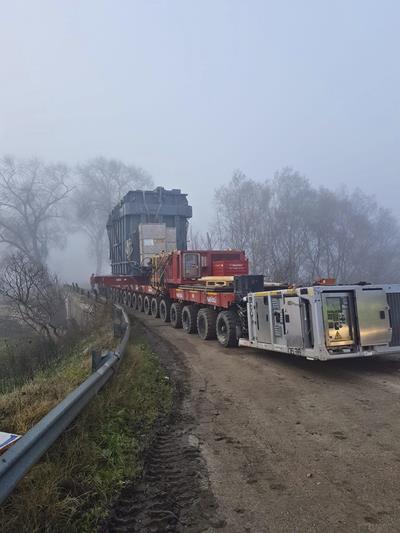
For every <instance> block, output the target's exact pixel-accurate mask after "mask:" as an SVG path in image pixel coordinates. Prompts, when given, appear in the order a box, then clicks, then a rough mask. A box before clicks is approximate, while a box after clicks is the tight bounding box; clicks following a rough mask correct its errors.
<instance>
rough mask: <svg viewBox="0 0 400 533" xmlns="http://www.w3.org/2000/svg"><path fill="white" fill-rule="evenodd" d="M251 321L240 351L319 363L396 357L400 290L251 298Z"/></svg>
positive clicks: (321, 290) (308, 290)
mask: <svg viewBox="0 0 400 533" xmlns="http://www.w3.org/2000/svg"><path fill="white" fill-rule="evenodd" d="M247 321H248V338H241V339H240V340H239V344H240V345H241V346H253V347H255V348H261V349H264V350H270V351H277V352H285V353H290V354H295V355H299V356H303V357H307V358H309V359H320V360H327V359H340V358H346V357H365V356H372V355H383V354H390V353H396V352H397V353H398V352H399V350H400V285H343V286H340V285H334V286H313V287H302V288H296V289H285V290H277V291H266V292H254V293H249V294H248V296H247Z"/></svg>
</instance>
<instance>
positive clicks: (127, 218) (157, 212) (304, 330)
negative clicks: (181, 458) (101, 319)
mask: <svg viewBox="0 0 400 533" xmlns="http://www.w3.org/2000/svg"><path fill="white" fill-rule="evenodd" d="M191 214H192V212H191V207H190V206H189V205H188V203H187V199H186V195H184V194H182V193H181V191H180V190H177V189H173V190H172V191H167V190H165V189H162V188H160V187H159V188H157V189H155V190H154V191H131V192H130V193H128V194H127V195H126V196H125V197H124V198H123V200H122V201H121V202H120V204H119V205H118V206H117V207H116V208H115V209H114V210H113V212H112V213H111V215H110V218H109V221H108V224H107V230H108V236H109V240H110V257H111V266H112V275H107V276H92V278H91V284H92V287H93V289H94V290H95V291H96V292H98V293H100V294H101V295H102V296H105V297H107V298H109V299H111V300H112V301H115V302H119V303H122V304H123V305H125V306H127V307H130V308H132V309H136V310H138V311H140V312H144V313H146V314H148V315H151V316H153V317H154V318H159V319H161V320H162V321H164V322H168V323H170V324H171V326H172V327H174V328H183V329H184V330H185V331H186V332H187V333H189V334H193V333H198V335H199V336H200V338H202V339H203V340H210V339H215V338H216V339H218V341H219V342H220V343H221V344H222V345H223V346H225V347H230V346H237V345H240V346H251V347H255V348H260V349H265V350H270V351H276V352H283V353H289V354H294V355H298V356H303V357H307V358H309V359H319V360H328V359H338V358H346V357H365V356H372V355H384V354H389V353H395V352H396V353H398V352H399V351H400V285H366V284H360V285H335V284H333V282H332V280H328V281H326V282H323V281H322V282H321V283H320V284H317V285H314V286H312V287H296V288H289V287H288V286H284V285H279V284H273V283H265V281H264V276H262V275H249V274H248V271H249V267H248V260H247V258H246V256H245V253H244V252H243V251H241V250H190V251H188V250H187V245H186V236H187V220H188V218H190V217H191Z"/></svg>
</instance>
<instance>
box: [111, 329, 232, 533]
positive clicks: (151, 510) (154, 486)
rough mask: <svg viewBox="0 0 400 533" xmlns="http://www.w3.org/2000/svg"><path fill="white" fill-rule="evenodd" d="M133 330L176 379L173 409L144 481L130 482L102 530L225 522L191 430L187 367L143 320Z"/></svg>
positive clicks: (118, 532) (202, 527) (192, 529)
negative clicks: (143, 336)
mask: <svg viewBox="0 0 400 533" xmlns="http://www.w3.org/2000/svg"><path fill="white" fill-rule="evenodd" d="M135 328H137V330H138V331H139V332H140V333H141V334H144V335H145V336H146V337H147V340H148V342H149V343H150V345H151V347H152V349H153V350H154V351H155V353H156V354H157V355H158V356H159V358H160V362H161V364H162V366H163V367H164V369H165V371H166V373H167V374H168V375H169V376H170V377H171V379H172V380H173V381H174V385H175V390H176V392H175V399H174V407H173V410H172V413H171V414H170V415H169V417H168V418H167V419H164V420H160V421H159V424H158V429H157V430H156V433H155V437H154V439H153V443H152V446H151V447H150V449H149V450H148V451H147V453H146V456H145V459H144V465H145V466H144V472H143V476H142V479H141V480H140V481H138V482H136V483H135V484H131V485H127V486H126V487H125V488H124V489H123V490H122V493H121V494H120V496H119V498H118V500H117V501H116V502H115V504H114V506H113V508H112V510H111V513H110V516H109V518H108V520H107V522H106V523H105V524H104V525H103V527H102V531H103V532H104V533H105V532H110V533H124V532H128V531H129V532H138V533H164V532H177V533H178V532H183V531H185V532H188V533H197V532H199V533H200V532H201V531H211V530H215V529H219V528H221V527H223V526H224V525H225V521H224V520H221V519H220V518H219V517H218V514H217V504H216V500H215V498H214V495H213V494H212V491H211V488H210V483H209V479H208V473H207V468H206V464H205V461H204V459H203V458H202V455H201V452H200V443H199V440H198V438H197V437H196V435H195V434H194V433H193V430H194V428H195V423H194V418H193V416H192V414H191V413H190V405H189V400H188V396H189V391H188V388H187V383H188V377H187V369H186V368H185V366H184V363H183V361H182V359H181V358H180V356H179V354H178V353H177V351H176V350H175V349H174V347H173V346H171V345H169V344H168V343H167V342H166V341H165V340H161V339H159V338H158V337H155V335H154V331H152V332H149V330H147V328H146V327H145V326H144V325H143V324H139V323H138V321H135Z"/></svg>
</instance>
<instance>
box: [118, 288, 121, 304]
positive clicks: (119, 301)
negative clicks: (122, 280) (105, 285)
mask: <svg viewBox="0 0 400 533" xmlns="http://www.w3.org/2000/svg"><path fill="white" fill-rule="evenodd" d="M117 303H118V304H121V303H122V292H121V289H117Z"/></svg>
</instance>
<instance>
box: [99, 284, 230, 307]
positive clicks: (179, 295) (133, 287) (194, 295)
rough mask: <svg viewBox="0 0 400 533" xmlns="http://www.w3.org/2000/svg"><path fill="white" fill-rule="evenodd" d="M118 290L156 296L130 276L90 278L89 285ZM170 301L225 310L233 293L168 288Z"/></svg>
mask: <svg viewBox="0 0 400 533" xmlns="http://www.w3.org/2000/svg"><path fill="white" fill-rule="evenodd" d="M96 283H97V284H98V285H99V286H103V287H109V288H114V289H119V290H126V291H131V292H138V293H142V294H157V291H156V290H155V289H154V288H153V287H152V286H151V285H146V284H141V283H140V282H139V281H138V280H137V279H135V278H134V277H132V276H92V277H91V284H92V285H94V284H96ZM166 292H167V294H168V296H169V297H170V298H171V300H178V301H182V302H192V303H197V304H200V305H209V306H213V307H222V308H224V309H227V308H228V307H229V306H230V305H231V304H232V303H233V302H234V300H235V295H234V293H233V292H217V291H207V290H206V288H204V289H203V288H199V289H185V288H184V287H169V288H167V289H166Z"/></svg>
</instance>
